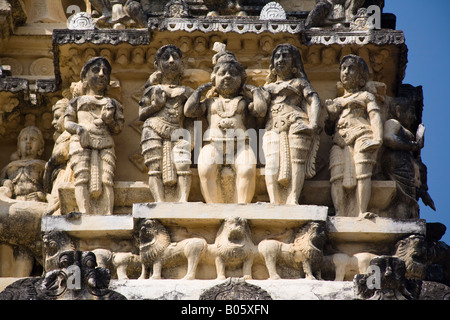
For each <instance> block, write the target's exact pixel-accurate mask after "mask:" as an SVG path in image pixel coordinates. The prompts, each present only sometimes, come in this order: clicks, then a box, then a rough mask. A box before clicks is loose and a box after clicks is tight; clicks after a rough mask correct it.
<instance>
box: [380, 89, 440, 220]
mask: <svg viewBox="0 0 450 320" xmlns="http://www.w3.org/2000/svg"><path fill="white" fill-rule="evenodd" d="M410 91H411V92H410V95H412V96H411V97H399V98H395V99H393V101H392V103H391V108H390V110H389V111H390V116H389V118H390V119H388V120H387V121H385V123H384V136H383V139H384V145H385V146H386V148H385V150H384V152H383V154H382V158H381V162H382V164H383V165H382V168H383V171H384V172H385V174H386V175H387V176H388V177H389V178H390V179H391V180H393V181H395V182H396V185H397V195H396V199H395V201H394V202H393V204H392V205H391V208H390V209H389V211H390V215H391V216H392V217H396V218H400V219H418V218H419V204H418V203H417V201H418V200H419V199H420V198H422V201H423V203H424V204H425V205H427V206H429V207H431V208H432V209H433V210H435V211H436V207H435V205H434V202H433V199H432V198H431V196H430V195H429V193H428V185H427V168H426V166H425V165H424V164H423V162H422V160H421V158H420V150H421V149H422V148H423V147H424V140H425V137H424V135H425V127H424V125H423V124H421V123H420V118H421V113H422V110H421V109H422V103H423V97H422V92H421V88H410Z"/></svg>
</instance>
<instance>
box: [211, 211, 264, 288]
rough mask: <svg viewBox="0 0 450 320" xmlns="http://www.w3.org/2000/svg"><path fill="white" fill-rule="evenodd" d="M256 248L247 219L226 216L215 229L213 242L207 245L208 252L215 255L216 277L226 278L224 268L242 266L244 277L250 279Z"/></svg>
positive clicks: (219, 278)
mask: <svg viewBox="0 0 450 320" xmlns="http://www.w3.org/2000/svg"><path fill="white" fill-rule="evenodd" d="M257 250H258V249H257V247H256V246H255V245H254V244H253V241H252V238H251V231H250V226H249V224H248V221H247V219H244V218H240V217H230V218H226V219H225V220H224V222H223V223H222V225H221V226H220V228H219V230H218V231H217V235H216V239H215V241H214V244H212V245H208V253H209V254H211V255H212V256H214V257H215V264H216V271H217V279H218V280H225V279H226V273H225V272H226V268H230V269H231V268H239V267H240V268H242V274H243V278H244V279H246V280H249V279H252V266H253V259H254V257H255V255H256V253H257Z"/></svg>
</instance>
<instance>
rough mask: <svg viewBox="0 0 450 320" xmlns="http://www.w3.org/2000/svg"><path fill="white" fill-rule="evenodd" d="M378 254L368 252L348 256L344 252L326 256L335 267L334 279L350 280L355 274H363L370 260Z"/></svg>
mask: <svg viewBox="0 0 450 320" xmlns="http://www.w3.org/2000/svg"><path fill="white" fill-rule="evenodd" d="M375 257H378V255H376V254H373V253H370V252H361V253H356V254H354V255H352V256H349V255H347V254H345V253H336V254H333V255H332V256H328V257H327V258H329V259H330V260H331V261H332V262H333V265H334V267H335V278H334V281H344V280H348V281H351V280H352V279H353V277H354V276H355V275H356V274H365V273H366V272H367V269H368V268H369V266H370V261H371V260H372V259H373V258H375Z"/></svg>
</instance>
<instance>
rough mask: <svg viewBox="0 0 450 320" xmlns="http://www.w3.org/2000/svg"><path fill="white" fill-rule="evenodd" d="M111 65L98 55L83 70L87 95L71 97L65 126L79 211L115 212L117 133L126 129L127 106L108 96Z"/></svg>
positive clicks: (91, 212) (82, 78)
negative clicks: (69, 136) (115, 142)
mask: <svg viewBox="0 0 450 320" xmlns="http://www.w3.org/2000/svg"><path fill="white" fill-rule="evenodd" d="M110 75H111V65H110V64H109V62H108V60H106V59H105V58H102V57H94V58H92V59H90V60H88V62H86V64H85V65H84V67H83V69H82V71H81V81H82V87H83V94H82V95H80V96H78V97H75V98H74V99H72V100H70V102H69V104H68V106H67V108H66V113H65V115H64V118H65V120H64V127H65V129H66V130H67V131H68V132H69V133H70V134H71V135H72V136H71V138H70V146H69V148H70V151H69V159H70V160H69V163H70V168H71V169H72V170H73V175H74V177H75V198H76V202H77V205H78V210H79V211H80V212H82V213H86V214H93V213H97V214H106V215H110V214H113V208H114V189H113V184H114V183H113V179H114V171H115V158H116V156H115V151H114V140H113V135H117V134H119V133H120V132H121V131H122V128H123V124H124V116H123V107H122V105H121V104H120V103H119V102H118V101H117V100H115V99H113V98H109V97H106V96H105V94H106V91H107V88H108V84H109V80H110Z"/></svg>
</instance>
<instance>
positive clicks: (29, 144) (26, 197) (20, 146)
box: [0, 126, 46, 202]
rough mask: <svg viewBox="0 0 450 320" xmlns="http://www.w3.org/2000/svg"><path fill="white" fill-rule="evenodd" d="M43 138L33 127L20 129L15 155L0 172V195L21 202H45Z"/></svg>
mask: <svg viewBox="0 0 450 320" xmlns="http://www.w3.org/2000/svg"><path fill="white" fill-rule="evenodd" d="M43 153H44V138H43V136H42V133H41V131H40V130H39V129H38V128H37V127H34V126H28V127H25V128H24V129H22V130H21V131H20V133H19V136H18V139H17V153H16V154H14V155H13V157H17V159H15V160H13V161H11V162H10V163H9V164H8V165H6V166H5V167H4V168H3V169H2V171H1V172H0V186H2V188H1V193H2V194H4V195H5V196H6V197H8V198H11V199H16V200H23V201H39V202H45V201H46V195H45V192H44V185H43V176H44V169H45V161H44V160H40V159H39V157H40V156H42V154H43Z"/></svg>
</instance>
